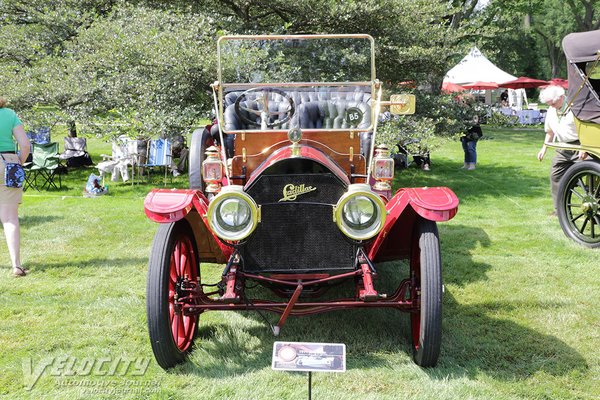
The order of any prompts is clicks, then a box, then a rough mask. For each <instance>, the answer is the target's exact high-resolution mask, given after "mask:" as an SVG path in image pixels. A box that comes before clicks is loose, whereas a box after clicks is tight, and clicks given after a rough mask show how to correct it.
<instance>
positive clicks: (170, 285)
mask: <svg viewBox="0 0 600 400" xmlns="http://www.w3.org/2000/svg"><path fill="white" fill-rule="evenodd" d="M197 254H198V251H197V249H196V244H195V240H194V236H193V233H192V230H191V229H190V227H189V225H188V223H187V221H185V220H180V221H177V222H175V223H169V224H161V225H160V226H159V228H158V231H157V232H156V235H155V237H154V243H153V246H152V255H151V256H150V261H149V265H148V284H147V296H148V297H147V299H146V311H147V314H148V331H149V333H150V342H151V344H152V350H153V352H154V355H155V357H156V361H157V362H158V364H159V365H160V366H161V367H162V368H164V369H168V368H172V367H174V366H175V365H177V364H179V363H182V362H184V361H185V359H186V355H187V353H188V352H189V351H190V350H191V348H192V345H193V343H194V336H195V334H196V331H197V329H198V315H185V314H184V313H183V311H182V307H181V304H179V303H178V302H177V299H181V297H182V296H184V295H185V293H184V292H183V291H182V290H181V285H182V282H183V281H184V279H186V278H187V279H188V280H189V281H197V280H198V276H199V265H198V257H197Z"/></svg>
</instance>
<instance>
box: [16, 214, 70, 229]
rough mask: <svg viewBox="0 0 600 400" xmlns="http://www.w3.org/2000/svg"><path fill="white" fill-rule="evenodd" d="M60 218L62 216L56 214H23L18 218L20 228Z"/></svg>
mask: <svg viewBox="0 0 600 400" xmlns="http://www.w3.org/2000/svg"><path fill="white" fill-rule="evenodd" d="M62 219H63V218H62V217H59V216H57V215H25V216H23V217H21V218H19V223H20V225H21V228H31V227H33V226H36V225H42V224H47V223H52V222H54V221H57V220H62Z"/></svg>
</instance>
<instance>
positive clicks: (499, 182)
mask: <svg viewBox="0 0 600 400" xmlns="http://www.w3.org/2000/svg"><path fill="white" fill-rule="evenodd" d="M484 134H485V137H486V138H487V139H488V140H482V141H480V142H479V145H478V157H479V163H478V168H477V169H476V170H474V171H464V170H461V169H460V167H461V166H462V157H463V154H462V148H461V146H460V143H459V142H448V143H446V144H445V145H444V146H442V147H441V148H440V149H438V150H437V151H436V152H434V153H433V154H432V161H433V164H432V170H431V171H430V172H424V171H421V170H418V169H415V168H412V167H411V168H409V169H408V170H405V171H402V172H398V173H397V178H396V181H395V184H396V186H398V187H400V186H439V185H443V186H449V187H450V188H452V189H453V190H454V191H455V192H456V194H457V195H458V197H459V199H460V201H461V204H460V208H459V213H458V214H457V216H456V217H455V218H454V219H453V220H451V221H450V222H447V223H443V224H440V225H439V228H440V237H441V242H442V258H443V268H444V282H445V294H444V311H443V312H444V323H443V329H444V334H443V342H442V353H441V356H440V360H439V364H438V366H437V367H436V368H432V369H427V370H425V369H421V368H419V367H417V366H416V365H415V364H414V363H413V362H412V360H411V356H410V344H409V340H410V339H409V334H408V321H407V316H406V315H405V314H401V313H398V312H397V311H393V310H377V311H373V310H352V311H342V312H336V313H331V314H322V315H316V316H310V317H303V318H291V319H289V320H288V322H287V324H286V326H285V327H284V328H283V330H282V334H281V336H280V337H279V338H275V337H273V335H272V334H271V333H270V330H269V328H268V327H267V326H266V325H265V323H264V321H263V320H262V318H261V317H260V316H259V315H257V314H256V313H233V312H214V313H206V314H204V315H202V317H201V319H200V321H201V327H200V331H199V338H198V340H197V342H196V343H197V344H196V348H195V350H194V352H193V353H192V356H191V361H190V362H188V363H186V364H184V365H182V366H180V367H178V368H176V369H175V370H173V371H170V372H168V373H167V372H165V371H163V370H162V369H160V368H159V367H158V366H157V364H156V363H155V362H154V359H153V355H152V351H151V348H150V343H149V341H148V334H147V329H146V315H145V285H146V272H147V261H148V255H149V253H150V246H151V242H152V238H153V235H154V233H155V231H156V228H157V225H156V224H154V223H152V222H150V221H149V220H148V219H147V218H146V217H145V215H144V211H143V200H144V196H145V194H146V193H147V191H148V190H149V189H150V188H151V187H154V186H162V185H163V183H162V176H161V174H160V173H156V174H155V175H154V176H153V177H152V179H151V180H150V182H149V183H145V184H140V185H135V186H131V185H130V184H126V183H120V182H119V183H112V182H108V185H109V194H108V195H105V196H102V197H99V198H83V197H82V190H83V186H84V183H85V180H86V178H87V176H88V175H89V174H90V173H91V172H94V171H95V170H94V169H92V168H90V169H82V170H76V171H70V172H69V174H68V175H67V176H65V177H64V181H63V189H62V190H59V191H42V192H40V193H38V192H35V191H33V190H28V191H27V192H26V193H25V195H24V201H23V205H22V207H21V209H20V215H21V223H22V258H23V263H24V265H25V266H26V267H27V268H29V269H30V270H31V273H30V275H29V276H28V277H26V278H23V279H16V278H13V277H12V276H11V275H10V269H9V266H10V262H9V257H8V251H7V249H6V244H5V242H4V240H1V241H0V265H1V266H2V269H0V327H1V328H0V398H6V399H21V398H22V399H28V398H32V399H45V398H47V399H78V398H85V399H90V398H91V399H95V398H111V399H116V398H128V399H139V398H150V399H240V400H241V399H302V398H307V376H306V374H303V373H286V372H276V371H273V370H271V353H272V346H273V342H274V341H276V340H289V341H314V342H336V343H345V344H346V346H347V371H346V372H345V373H341V374H327V373H315V374H313V397H314V398H315V399H344V400H345V399H461V400H462V399H513V398H514V399H596V398H598V395H600V313H599V312H598V305H599V304H600V294H599V293H600V265H599V263H598V256H599V254H600V253H598V252H597V251H593V250H589V249H584V248H581V247H579V246H577V245H575V244H574V243H572V242H570V241H569V240H568V239H567V238H566V237H565V236H564V235H563V233H562V231H561V229H560V227H559V224H558V220H557V219H556V218H553V217H550V216H549V215H548V214H549V212H550V211H552V201H551V199H550V190H549V181H548V174H549V168H550V158H551V157H550V156H551V154H550V153H549V154H548V158H547V159H546V160H544V162H542V163H540V162H538V161H537V159H536V154H537V152H538V150H539V148H540V146H541V142H542V140H543V132H542V131H541V129H538V130H496V129H491V128H486V127H484ZM88 140H89V149H90V152H91V153H92V158H93V159H94V161H96V162H98V161H99V160H100V157H99V154H100V153H107V154H109V153H110V145H108V144H106V143H102V142H100V141H98V140H92V139H88ZM186 183H187V176H183V177H178V178H176V179H175V180H174V181H173V182H172V183H171V182H169V183H168V186H172V187H185V186H186ZM398 267H399V266H398V265H394V264H386V265H382V266H379V271H380V277H379V279H381V280H383V279H384V278H385V277H386V276H387V277H390V276H393V273H394V270H395V269H396V268H398ZM221 271H222V266H217V265H207V266H203V271H202V272H203V274H204V277H205V279H207V280H213V281H216V280H217V279H218V276H220V274H221ZM267 317H268V318H269V319H270V320H271V321H272V322H276V320H277V317H276V316H275V315H272V314H269V315H267ZM49 357H57V358H61V357H62V359H64V360H67V361H69V360H71V361H73V362H76V363H83V362H84V361H85V360H86V359H95V360H99V359H100V360H101V359H107V360H109V362H112V361H114V360H117V361H119V359H122V360H129V361H132V360H135V361H140V362H142V363H143V362H144V361H146V362H147V361H149V366H148V369H147V371H146V372H145V373H144V374H143V375H135V374H133V372H134V371H133V370H132V369H130V370H128V371H123V369H122V368H118V369H117V373H116V374H114V376H101V373H102V371H106V369H107V366H108V365H109V362H107V364H106V366H105V368H104V369H98V370H97V371H92V372H90V373H88V375H84V376H82V375H75V376H65V374H64V373H63V374H62V375H60V374H59V372H60V371H59V370H58V367H56V366H57V364H58V362H56V361H55V362H54V364H53V365H52V367H48V368H47V369H45V370H44V371H43V372H41V373H40V374H39V375H40V378H39V380H38V381H37V382H36V384H35V385H34V386H33V388H32V389H31V390H27V389H26V387H25V386H26V385H29V386H30V385H31V383H32V376H35V373H36V370H35V369H36V368H37V370H38V372H39V370H40V365H41V366H43V364H42V363H43V362H44V360H49ZM136 357H137V358H140V357H141V359H139V360H136ZM96 362H97V361H96ZM67 363H68V362H67ZM76 365H78V364H76ZM96 365H97V364H96ZM28 366H30V367H32V368H33V371H32V372H31V371H29V370H28V368H27V367H28ZM117 367H118V365H117ZM75 370H76V371H79V372H82V370H81V368H80V369H77V367H75ZM24 371H25V372H26V373H24ZM29 372H31V374H30V373H29Z"/></svg>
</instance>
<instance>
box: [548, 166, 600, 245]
mask: <svg viewBox="0 0 600 400" xmlns="http://www.w3.org/2000/svg"><path fill="white" fill-rule="evenodd" d="M557 196H558V202H557V203H558V204H557V210H556V212H557V214H558V221H559V222H560V226H561V228H562V230H563V232H564V233H565V235H566V236H567V237H568V238H570V239H572V240H573V241H575V242H576V243H578V244H580V245H582V246H585V247H590V248H597V247H600V207H599V205H600V163H598V162H597V161H582V162H578V163H575V164H574V165H573V166H571V167H570V168H569V169H568V170H567V172H565V174H564V175H563V177H562V178H561V179H560V182H559V186H558V193H557ZM584 205H586V206H587V207H589V208H588V210H587V211H585V210H584V208H583V206H584Z"/></svg>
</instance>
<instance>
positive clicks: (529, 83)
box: [499, 76, 548, 89]
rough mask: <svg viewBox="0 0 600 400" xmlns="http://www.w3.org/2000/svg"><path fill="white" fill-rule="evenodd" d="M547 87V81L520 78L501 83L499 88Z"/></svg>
mask: <svg viewBox="0 0 600 400" xmlns="http://www.w3.org/2000/svg"><path fill="white" fill-rule="evenodd" d="M546 85H548V81H543V80H541V79H533V78H528V77H526V76H520V77H518V78H517V79H514V80H512V81H508V82H504V83H501V84H500V85H499V86H500V87H503V88H507V89H530V88H535V87H539V86H546Z"/></svg>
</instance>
